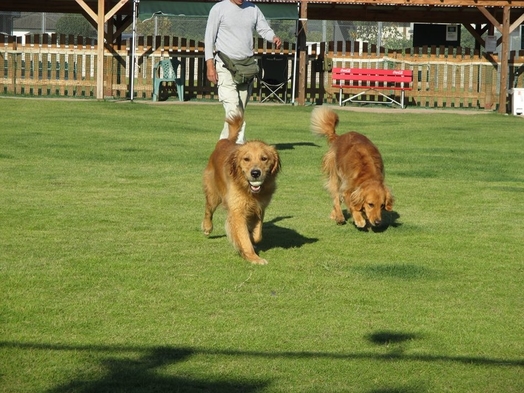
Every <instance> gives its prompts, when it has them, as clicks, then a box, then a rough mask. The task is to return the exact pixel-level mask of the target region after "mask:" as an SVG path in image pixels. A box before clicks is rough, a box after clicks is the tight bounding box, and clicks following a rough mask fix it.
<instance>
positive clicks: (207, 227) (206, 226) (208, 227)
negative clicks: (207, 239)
mask: <svg viewBox="0 0 524 393" xmlns="http://www.w3.org/2000/svg"><path fill="white" fill-rule="evenodd" d="M202 232H204V235H206V236H209V234H210V233H211V232H213V223H206V222H205V221H202Z"/></svg>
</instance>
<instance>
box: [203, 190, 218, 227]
mask: <svg viewBox="0 0 524 393" xmlns="http://www.w3.org/2000/svg"><path fill="white" fill-rule="evenodd" d="M220 202H221V199H220V197H219V196H218V195H216V194H215V193H213V192H210V191H209V190H206V207H205V210H204V220H203V221H202V231H203V232H204V235H206V236H209V234H210V233H211V232H212V231H213V214H214V213H215V210H216V208H217V207H218V205H220Z"/></svg>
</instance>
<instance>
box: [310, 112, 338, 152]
mask: <svg viewBox="0 0 524 393" xmlns="http://www.w3.org/2000/svg"><path fill="white" fill-rule="evenodd" d="M337 126H338V115H337V114H336V113H335V112H334V111H333V110H331V109H329V108H326V107H318V108H315V109H314V110H313V112H312V113H311V131H312V132H313V133H314V134H317V135H321V136H325V137H326V138H327V140H328V143H332V142H333V141H334V140H335V139H337V137H338V135H337V134H336V131H335V130H336V128H337Z"/></svg>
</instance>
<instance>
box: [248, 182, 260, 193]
mask: <svg viewBox="0 0 524 393" xmlns="http://www.w3.org/2000/svg"><path fill="white" fill-rule="evenodd" d="M249 186H250V187H251V192H252V193H253V194H256V193H258V192H260V186H254V185H252V184H250V185H249Z"/></svg>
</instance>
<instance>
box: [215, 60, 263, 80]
mask: <svg viewBox="0 0 524 393" xmlns="http://www.w3.org/2000/svg"><path fill="white" fill-rule="evenodd" d="M218 57H220V60H222V62H223V63H224V66H225V67H226V68H227V69H228V70H229V72H231V76H232V77H233V80H234V81H235V83H236V84H238V85H240V84H244V83H251V81H252V80H253V79H254V78H255V77H256V76H257V75H258V73H259V71H260V70H259V68H258V62H257V61H256V59H255V57H254V56H250V57H247V58H245V59H243V60H233V59H230V58H229V57H228V56H227V55H225V54H223V53H222V52H218Z"/></svg>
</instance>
